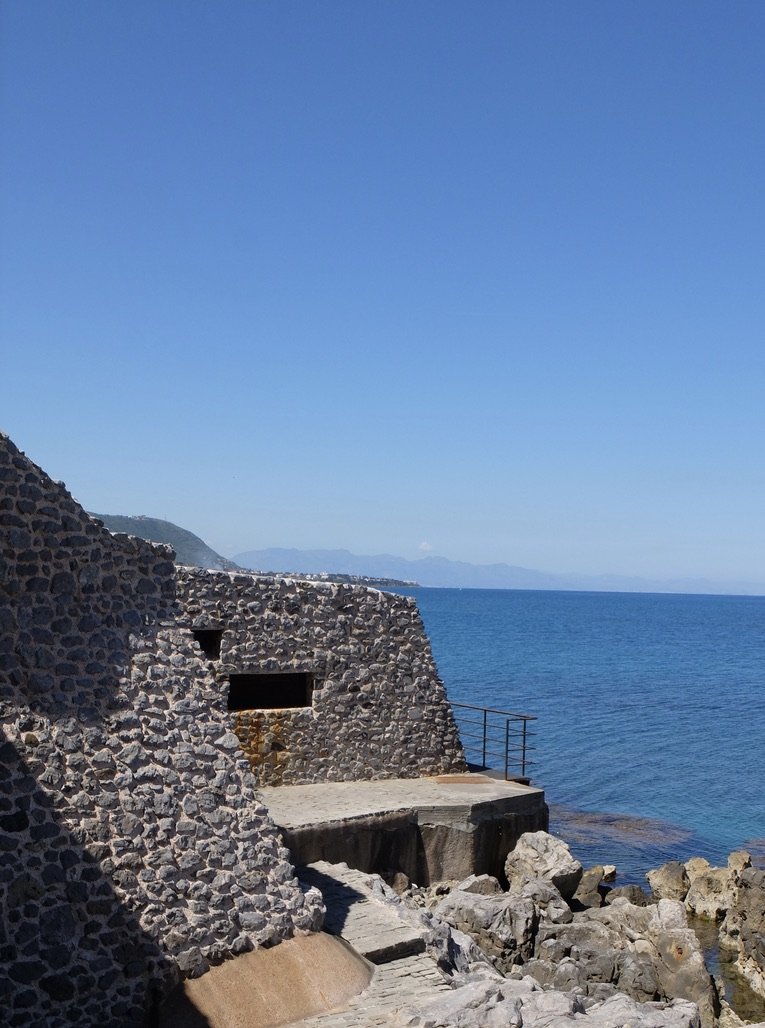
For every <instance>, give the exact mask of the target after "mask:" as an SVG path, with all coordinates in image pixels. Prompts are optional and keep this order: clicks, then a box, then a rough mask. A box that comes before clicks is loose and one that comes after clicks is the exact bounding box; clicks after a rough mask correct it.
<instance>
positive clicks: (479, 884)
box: [455, 875, 502, 896]
mask: <svg viewBox="0 0 765 1028" xmlns="http://www.w3.org/2000/svg"><path fill="white" fill-rule="evenodd" d="M455 888H456V889H458V890H459V891H460V892H475V893H478V895H480V896H496V894H497V893H499V892H502V886H501V885H500V884H499V882H498V881H497V879H496V878H494V877H493V876H492V875H468V877H467V878H465V879H464V881H461V882H460V883H459V885H457V886H455Z"/></svg>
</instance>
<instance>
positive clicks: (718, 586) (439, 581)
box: [234, 549, 765, 596]
mask: <svg viewBox="0 0 765 1028" xmlns="http://www.w3.org/2000/svg"><path fill="white" fill-rule="evenodd" d="M234 560H235V561H236V562H237V563H238V564H241V565H242V566H243V567H246V568H252V569H254V570H260V571H275V572H282V573H290V572H291V573H293V574H322V573H328V574H338V573H339V574H347V575H365V576H368V577H371V578H389V579H399V580H404V581H410V582H416V583H418V584H419V585H423V586H431V587H436V588H452V589H566V590H582V591H592V592H661V593H717V594H726V593H734V594H742V595H755V596H759V595H762V594H763V593H765V586H763V585H761V584H758V583H756V582H713V581H710V580H708V579H704V578H674V579H651V578H637V577H634V576H629V575H575V574H550V573H548V572H544V571H534V570H532V569H530V568H523V567H517V566H515V565H512V564H468V563H465V562H464V561H459V560H447V558H446V557H421V558H420V559H418V560H407V559H406V558H404V557H394V556H392V555H391V554H388V553H383V554H378V555H376V556H359V555H357V554H353V553H350V552H349V551H348V550H292V549H269V550H248V551H247V552H246V553H237V554H236V555H235V556H234Z"/></svg>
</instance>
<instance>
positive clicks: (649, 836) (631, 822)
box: [550, 804, 694, 886]
mask: <svg viewBox="0 0 765 1028" xmlns="http://www.w3.org/2000/svg"><path fill="white" fill-rule="evenodd" d="M550 830H551V831H552V832H553V833H554V834H555V835H559V836H560V837H561V838H562V839H563V840H564V841H565V842H567V843H568V845H569V846H570V847H571V851H572V853H573V854H574V855H575V856H576V857H577V858H578V859H579V860H581V862H582V863H583V864H584V865H585V866H591V865H592V864H614V865H615V866H616V868H617V872H618V879H617V882H618V884H619V885H626V884H631V883H634V884H636V885H642V886H645V885H646V882H645V874H646V871H649V870H651V868H654V867H659V866H660V865H661V864H664V863H666V862H667V861H668V860H678V859H684V860H685V859H687V858H688V857H689V856H691V855H692V853H691V852H689V851H688V850H689V844H690V843H691V840H693V838H694V833H693V832H691V831H689V830H688V829H687V828H682V827H681V826H679V825H673V824H668V823H667V822H666V821H658V820H656V819H655V818H648V817H634V816H632V815H630V814H608V813H603V812H601V811H589V810H574V809H572V808H571V807H563V806H559V805H557V804H552V805H551V806H550Z"/></svg>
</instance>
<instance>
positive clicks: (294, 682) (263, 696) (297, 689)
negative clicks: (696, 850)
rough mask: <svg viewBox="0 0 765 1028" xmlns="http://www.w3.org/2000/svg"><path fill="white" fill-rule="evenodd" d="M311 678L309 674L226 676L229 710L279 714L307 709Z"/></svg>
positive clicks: (279, 673) (276, 673)
mask: <svg viewBox="0 0 765 1028" xmlns="http://www.w3.org/2000/svg"><path fill="white" fill-rule="evenodd" d="M312 694H313V674H312V673H311V672H310V671H284V672H264V673H263V674H258V673H255V674H246V675H229V679H228V709H229V710H280V709H282V708H284V707H310V706H311V702H312Z"/></svg>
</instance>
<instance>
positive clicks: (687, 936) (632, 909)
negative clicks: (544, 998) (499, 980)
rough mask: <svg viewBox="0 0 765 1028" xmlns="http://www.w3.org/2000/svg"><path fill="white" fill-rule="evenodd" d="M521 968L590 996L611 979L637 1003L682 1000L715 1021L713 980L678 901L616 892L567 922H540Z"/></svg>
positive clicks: (709, 1026) (708, 1027) (709, 1023)
mask: <svg viewBox="0 0 765 1028" xmlns="http://www.w3.org/2000/svg"><path fill="white" fill-rule="evenodd" d="M567 962H568V963H567ZM572 965H573V966H572ZM525 968H527V969H528V971H529V973H530V974H533V975H534V977H536V978H538V980H539V981H540V982H542V983H543V984H545V985H546V986H548V987H552V988H566V987H568V988H579V989H581V990H582V991H583V993H585V994H586V995H588V996H590V997H594V996H596V995H600V996H602V995H603V986H610V987H611V988H612V989H613V990H619V991H620V992H624V993H626V994H628V995H629V996H630V997H631V998H632V999H634V1000H637V1001H639V1002H644V1001H647V1000H669V999H685V1000H689V1001H690V1002H693V1003H696V1004H697V1005H698V1007H699V1010H700V1016H701V1023H702V1024H703V1025H704V1026H705V1028H713V1026H714V1023H715V1014H716V1010H717V996H716V992H715V988H714V984H713V982H712V979H711V977H710V975H709V973H708V972H707V970H706V967H705V965H704V957H703V953H702V950H701V945H700V944H699V941H698V939H697V938H696V935H695V934H694V932H693V931H691V929H690V928H688V924H687V914H686V911H685V908H684V906H683V904H682V903H680V902H678V901H677V900H666V899H665V900H660V901H659V903H658V904H654V905H651V906H648V907H639V906H635V905H634V904H631V903H629V902H628V901H627V900H626V899H616V900H614V902H613V903H611V904H610V905H608V906H605V907H603V908H602V909H593V908H591V909H585V910H582V911H580V912H579V913H576V914H574V917H573V920H572V922H571V923H569V924H560V925H554V924H551V923H549V922H546V921H540V924H539V929H538V933H537V945H536V949H535V953H534V959H533V960H532V961H530V962H528V963H527V964H526V965H525Z"/></svg>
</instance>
